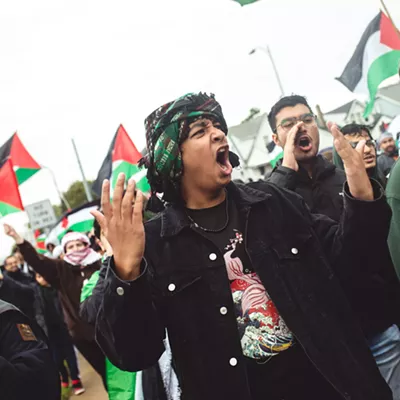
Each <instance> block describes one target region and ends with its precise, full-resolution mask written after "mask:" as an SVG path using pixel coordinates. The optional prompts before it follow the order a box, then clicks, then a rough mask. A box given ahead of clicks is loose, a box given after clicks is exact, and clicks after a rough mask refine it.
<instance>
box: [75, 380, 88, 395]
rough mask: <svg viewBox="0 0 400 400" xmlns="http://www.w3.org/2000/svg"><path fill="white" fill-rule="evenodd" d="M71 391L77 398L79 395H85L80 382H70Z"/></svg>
mask: <svg viewBox="0 0 400 400" xmlns="http://www.w3.org/2000/svg"><path fill="white" fill-rule="evenodd" d="M72 389H73V391H74V395H75V396H79V395H80V394H82V393H85V391H86V390H85V388H84V387H83V385H82V382H81V381H80V380H77V381H72Z"/></svg>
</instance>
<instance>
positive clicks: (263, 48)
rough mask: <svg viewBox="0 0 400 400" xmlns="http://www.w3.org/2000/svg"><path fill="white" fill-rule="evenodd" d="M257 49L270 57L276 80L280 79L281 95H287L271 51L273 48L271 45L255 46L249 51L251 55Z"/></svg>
mask: <svg viewBox="0 0 400 400" xmlns="http://www.w3.org/2000/svg"><path fill="white" fill-rule="evenodd" d="M257 50H261V51H262V52H264V53H266V54H267V56H268V57H269V59H270V60H271V64H272V68H273V69H274V72H275V77H276V80H277V81H278V85H279V89H280V90H281V95H282V96H284V95H285V91H284V90H283V86H282V82H281V78H280V77H279V73H278V70H277V69H276V65H275V61H274V58H273V57H272V53H271V50H270V48H269V46H266V47H261V46H258V47H255V48H254V49H252V50H251V51H250V52H249V55H250V56H251V55H252V54H254V53H255V52H256V51H257Z"/></svg>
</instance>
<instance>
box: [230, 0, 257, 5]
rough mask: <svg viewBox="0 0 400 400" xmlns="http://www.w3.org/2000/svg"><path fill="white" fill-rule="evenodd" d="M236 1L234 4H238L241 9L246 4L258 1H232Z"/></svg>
mask: <svg viewBox="0 0 400 400" xmlns="http://www.w3.org/2000/svg"><path fill="white" fill-rule="evenodd" d="M233 1H236V3H239V4H240V5H241V6H242V7H243V6H247V4H251V3H255V2H256V1H259V0H233Z"/></svg>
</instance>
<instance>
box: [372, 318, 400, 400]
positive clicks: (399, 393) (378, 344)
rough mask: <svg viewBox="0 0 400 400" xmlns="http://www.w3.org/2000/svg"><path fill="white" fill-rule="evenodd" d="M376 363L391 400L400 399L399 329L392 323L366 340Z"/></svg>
mask: <svg viewBox="0 0 400 400" xmlns="http://www.w3.org/2000/svg"><path fill="white" fill-rule="evenodd" d="M368 345H369V348H370V350H371V352H372V355H373V356H374V358H375V361H376V364H377V366H378V368H379V371H380V372H381V374H382V376H383V377H384V379H385V381H386V382H387V383H388V385H389V386H390V388H391V389H392V392H393V400H400V330H399V328H398V327H397V325H392V326H391V327H390V328H388V329H386V331H384V332H382V333H379V334H378V335H375V336H374V337H373V338H371V339H369V340H368Z"/></svg>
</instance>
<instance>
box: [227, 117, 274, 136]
mask: <svg viewBox="0 0 400 400" xmlns="http://www.w3.org/2000/svg"><path fill="white" fill-rule="evenodd" d="M265 118H267V114H265V113H264V114H261V115H259V116H258V117H255V118H252V119H251V120H250V121H247V122H244V123H242V124H239V125H235V126H231V127H230V128H229V135H230V136H234V137H235V138H237V139H240V140H249V139H254V138H255V137H256V136H257V134H258V132H259V130H260V128H261V125H262V123H263V122H264V120H265Z"/></svg>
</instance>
